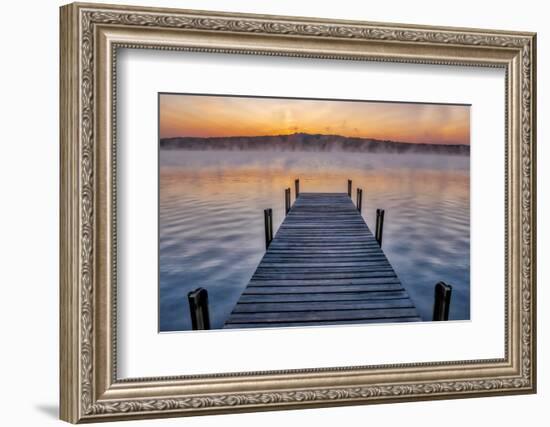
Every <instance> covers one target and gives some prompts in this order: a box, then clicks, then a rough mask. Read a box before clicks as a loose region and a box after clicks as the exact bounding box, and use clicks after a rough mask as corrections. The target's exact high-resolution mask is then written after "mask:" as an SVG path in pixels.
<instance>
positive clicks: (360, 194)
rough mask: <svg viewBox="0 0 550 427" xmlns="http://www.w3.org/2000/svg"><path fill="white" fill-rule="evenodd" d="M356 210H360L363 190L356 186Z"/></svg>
mask: <svg viewBox="0 0 550 427" xmlns="http://www.w3.org/2000/svg"><path fill="white" fill-rule="evenodd" d="M356 204H357V210H358V211H359V212H361V208H362V207H363V190H362V189H360V188H358V189H357V202H356Z"/></svg>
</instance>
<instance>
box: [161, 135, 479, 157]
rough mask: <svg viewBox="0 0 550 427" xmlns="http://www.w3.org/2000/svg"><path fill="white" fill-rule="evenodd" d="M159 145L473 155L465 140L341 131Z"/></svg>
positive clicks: (191, 139) (179, 140) (193, 139)
mask: <svg viewBox="0 0 550 427" xmlns="http://www.w3.org/2000/svg"><path fill="white" fill-rule="evenodd" d="M160 148H161V149H164V150H171V149H172V150H174V149H183V150H189V151H218V150H224V151H276V152H285V151H290V152H292V151H299V152H331V151H343V152H358V153H432V154H453V155H463V156H469V155H470V146H469V145H463V144H427V143H414V142H399V141H383V140H377V139H372V138H355V137H346V136H341V135H319V134H306V133H295V134H290V135H274V136H235V137H209V138H200V137H175V138H162V139H161V140H160Z"/></svg>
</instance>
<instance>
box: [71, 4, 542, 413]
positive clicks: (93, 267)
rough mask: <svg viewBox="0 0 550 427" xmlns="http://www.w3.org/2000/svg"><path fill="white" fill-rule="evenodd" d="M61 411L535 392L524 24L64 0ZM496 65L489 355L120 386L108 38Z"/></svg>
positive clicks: (111, 44) (178, 409) (530, 129)
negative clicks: (435, 23) (498, 323)
mask: <svg viewBox="0 0 550 427" xmlns="http://www.w3.org/2000/svg"><path fill="white" fill-rule="evenodd" d="M60 42H61V49H60V50H61V83H60V91H61V94H60V108H61V112H60V116H61V117H60V135H61V177H60V178H61V248H60V255H61V266H60V268H61V279H60V307H61V308H60V325H61V330H60V337H61V339H60V346H61V347H60V350H61V351H60V383H61V411H60V413H61V418H62V419H63V420H66V421H69V422H72V423H77V422H86V421H87V422H89V421H107V420H117V419H129V418H154V417H166V416H182V415H200V414H214V413H227V412H239V411H241V412H242V411H259V410H275V409H287V408H306V407H320V406H329V405H352V404H367V403H383V402H401V401H410V400H427V399H443V398H459V397H476V396H486V395H495V394H519V393H534V392H535V390H536V339H535V338H536V336H535V327H536V318H535V290H536V289H535V285H536V283H535V280H536V253H535V249H536V241H535V238H536V222H535V221H536V217H535V215H536V205H535V202H536V185H535V177H536V171H535V131H536V129H535V121H536V120H535V104H536V103H535V81H536V76H535V69H536V64H535V59H536V55H535V53H536V36H535V34H533V33H523V32H522V33H519V32H508V31H488V30H477V29H461V28H460V29H459V28H443V27H442V28H438V27H424V26H411V25H401V24H382V23H369V22H353V21H330V20H321V19H310V18H295V17H281V16H263V15H242V14H230V13H216V12H199V11H189V10H174V9H157V8H139V7H126V6H112V5H98V4H71V5H67V6H63V7H62V8H61V39H60ZM119 47H125V48H136V49H142V48H151V49H170V50H192V51H201V52H217V53H219V52H221V53H228V54H232V53H240V54H251V55H283V56H298V57H314V58H327V59H328V58H331V59H334V58H337V59H345V60H359V61H361V60H369V61H392V62H406V63H430V64H446V65H471V66H482V67H502V68H504V69H505V71H506V90H505V91H504V93H503V96H505V99H506V110H507V117H506V148H505V150H506V175H505V177H503V178H504V179H505V184H506V212H505V216H506V230H505V236H506V254H505V256H506V272H505V277H506V283H505V293H506V307H505V312H506V322H505V323H506V324H505V325H504V327H505V330H506V333H505V335H506V340H505V341H506V342H505V357H504V358H503V359H497V360H472V361H456V362H439V363H438V362H434V363H422V364H403V365H383V366H363V367H337V368H331V369H309V370H291V371H270V372H249V373H246V372H245V373H240V374H222V373H220V374H219V375H202V376H189V377H175V378H143V379H132V380H119V379H117V374H116V334H115V331H116V286H115V285H116V257H115V250H116V229H115V225H116V206H115V200H116V197H115V196H116V186H115V181H114V176H115V172H116V170H115V167H116V158H115V154H114V153H115V152H114V150H113V147H114V143H115V140H114V138H115V129H116V115H115V112H116V110H115V102H116V93H115V88H116V73H115V72H114V70H115V67H114V65H115V64H116V52H117V48H119Z"/></svg>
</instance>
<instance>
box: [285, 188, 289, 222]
mask: <svg viewBox="0 0 550 427" xmlns="http://www.w3.org/2000/svg"><path fill="white" fill-rule="evenodd" d="M289 211H290V188H286V189H285V215H288V212H289Z"/></svg>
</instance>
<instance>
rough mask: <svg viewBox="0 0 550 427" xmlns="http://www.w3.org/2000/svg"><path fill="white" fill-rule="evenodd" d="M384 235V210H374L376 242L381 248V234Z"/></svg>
mask: <svg viewBox="0 0 550 427" xmlns="http://www.w3.org/2000/svg"><path fill="white" fill-rule="evenodd" d="M383 233H384V209H376V233H375V236H376V241H377V242H378V245H379V246H380V247H382V234H383Z"/></svg>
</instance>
